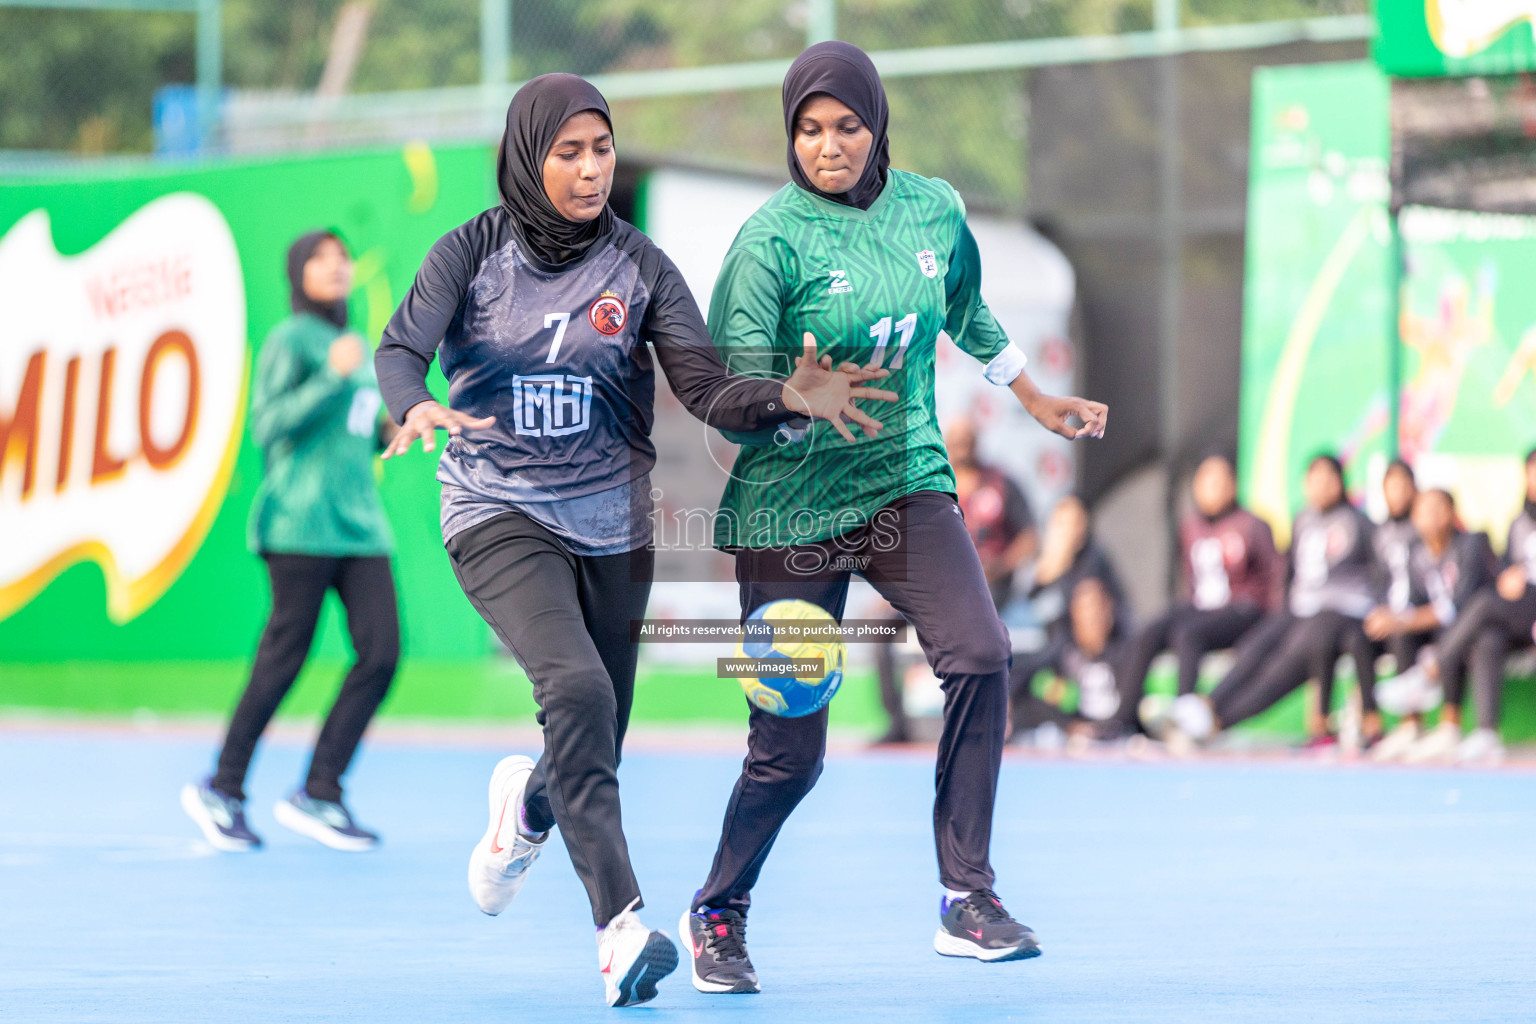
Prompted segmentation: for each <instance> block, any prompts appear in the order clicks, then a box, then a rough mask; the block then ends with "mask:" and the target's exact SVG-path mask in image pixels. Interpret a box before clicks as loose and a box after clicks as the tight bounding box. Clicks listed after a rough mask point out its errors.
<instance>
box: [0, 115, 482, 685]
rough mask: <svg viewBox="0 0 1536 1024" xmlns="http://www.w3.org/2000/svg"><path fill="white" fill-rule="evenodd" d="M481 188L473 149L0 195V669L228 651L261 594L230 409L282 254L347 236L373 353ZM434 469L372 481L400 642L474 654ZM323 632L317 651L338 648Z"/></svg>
mask: <svg viewBox="0 0 1536 1024" xmlns="http://www.w3.org/2000/svg"><path fill="white" fill-rule="evenodd" d="M495 194H496V193H495V182H494V164H493V160H492V154H491V153H490V151H489V150H488V149H487V148H486V147H484V146H468V147H460V148H447V149H435V150H434V149H430V148H428V147H426V146H425V145H413V146H409V147H406V148H404V149H402V150H396V151H390V152H378V153H365V154H350V155H335V156H330V155H327V156H314V157H306V158H302V159H283V160H266V161H252V162H243V163H233V164H220V165H216V166H206V165H205V166H190V167H186V168H167V169H160V168H157V167H154V166H150V167H149V168H147V169H146V167H145V165H142V164H140V165H134V166H133V167H132V169H124V170H121V171H119V172H116V173H114V172H107V173H105V174H103V173H102V172H100V171H94V172H92V173H91V174H90V175H89V176H84V175H82V176H81V177H79V178H74V179H69V178H65V179H60V178H50V179H47V180H42V179H38V180H19V179H14V178H12V179H8V180H5V181H3V182H0V309H3V310H4V311H5V312H4V316H3V317H0V537H4V538H6V539H5V540H4V541H3V542H0V673H4V672H5V668H4V666H5V665H6V664H11V665H15V664H20V663H28V662H31V663H45V662H61V661H86V662H90V661H94V662H114V663H121V662H125V661H129V662H131V661H136V660H140V661H148V660H152V659H153V660H161V661H174V660H185V659H244V658H247V657H248V656H249V655H250V653H251V651H252V650H253V649H254V644H255V639H256V637H257V635H258V633H259V631H260V628H261V623H262V621H263V618H264V616H265V613H266V609H267V600H268V597H267V583H266V580H265V575H264V570H263V567H262V565H261V563H260V562H259V560H258V559H256V558H255V557H254V556H253V555H252V554H251V553H250V552H249V551H248V550H247V548H246V533H245V526H246V517H247V515H248V512H249V509H250V505H251V499H252V497H253V495H254V494H255V491H256V487H257V484H258V482H259V481H260V478H261V471H262V467H261V455H260V452H259V450H258V449H256V447H255V446H254V445H253V444H252V443H251V441H250V439H249V436H248V433H247V431H246V426H245V421H246V412H247V409H246V402H247V395H248V390H249V379H250V373H251V367H252V365H253V360H254V358H255V356H256V353H257V351H258V350H259V347H260V345H261V342H262V339H263V338H264V337H265V335H266V334H267V332H268V331H269V330H270V329H271V328H272V326H273V325H274V324H276V323H277V322H278V321H279V320H281V319H282V318H283V317H285V316H287V315H288V312H289V309H288V285H287V280H286V276H285V272H284V258H285V253H286V250H287V247H288V245H289V243H290V242H291V241H292V240H293V239H294V238H296V237H297V236H298V235H299V234H301V233H303V232H304V231H307V230H309V229H312V228H315V227H330V228H334V229H336V230H337V231H338V232H339V233H340V234H341V235H342V237H344V238H345V239H346V241H347V243H348V245H349V246H350V247H351V249H352V252H353V255H354V258H355V260H356V287H355V291H354V294H353V296H352V313H353V323H354V324H355V325H357V326H358V327H359V328H361V329H362V331H363V332H364V334H365V335H366V337H367V338H368V339H369V341H370V343H372V344H377V342H378V339H379V335H380V333H381V331H382V330H383V327H384V325H385V323H386V322H387V320H388V318H389V316H390V314H391V313H392V312H393V310H394V307H395V305H396V303H397V302H398V301H399V300H400V298H401V297H402V296H403V295H404V293H405V291H406V289H407V288H408V287H409V286H410V283H411V281H412V279H413V277H414V275H415V272H416V269H417V267H418V266H419V265H420V261H421V259H422V257H423V256H424V255H425V253H426V251H427V249H428V248H429V247H430V246H431V245H432V243H433V242H434V241H435V240H436V239H437V238H438V237H439V236H441V235H442V234H443V233H444V232H446V231H447V230H448V229H450V228H451V227H453V226H454V225H456V224H458V223H460V222H462V221H464V220H466V219H468V218H469V217H471V216H473V215H474V214H476V213H478V212H479V211H481V210H483V209H485V208H486V207H487V206H488V205H490V204H492V203H493V202H494V201H495V198H494V197H495ZM434 377H435V380H434V386H435V387H437V388H441V387H442V386H443V382H442V380H441V377H439V376H436V371H434ZM435 458H436V456H435V455H425V454H423V453H421V452H420V451H419V450H418V451H416V452H414V453H412V454H411V455H410V456H407V457H405V458H404V459H402V460H399V461H398V462H391V463H390V464H389V467H388V472H387V473H385V472H383V468H382V466H381V469H380V483H381V488H382V492H383V495H384V501H385V504H386V507H387V509H388V512H389V516H390V521H391V523H392V525H393V528H394V531H395V535H396V541H397V546H398V558H397V559H396V572H397V579H398V584H399V592H400V601H401V616H402V620H403V624H404V628H405V634H404V646H405V651H406V653H407V654H408V655H411V656H415V657H426V658H468V657H478V656H480V655H483V654H484V653H485V652H486V651H487V649H488V631H487V630H486V629H485V627H484V625H483V623H482V622H481V621H480V620H479V618H478V616H476V615H475V613H474V611H473V610H472V609H471V608H470V606H469V604H468V602H466V601H465V600H464V598H463V595H462V594H461V593H460V592H459V589H458V587H457V585H456V584H455V582H454V580H453V576H452V572H451V570H450V568H449V566H448V564H447V560H446V556H445V555H444V553H443V549H442V544H441V540H440V534H439V532H438V512H437V491H438V488H437V484H436V482H435V481H434V479H433V465H434V462H433V460H434V459H435ZM336 618H337V617H336V616H335V615H334V614H331V613H328V614H327V618H326V624H325V625H324V627H323V628H324V632H323V634H322V637H321V640H320V641H319V646H318V648H317V649H318V651H319V652H320V653H321V654H322V655H326V654H330V655H337V654H341V653H343V652H344V648H343V646H342V644H343V641H342V638H341V631H340V630H339V628H338V627H337V625H336ZM12 674H13V675H14V673H12Z"/></svg>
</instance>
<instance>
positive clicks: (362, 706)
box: [181, 231, 400, 851]
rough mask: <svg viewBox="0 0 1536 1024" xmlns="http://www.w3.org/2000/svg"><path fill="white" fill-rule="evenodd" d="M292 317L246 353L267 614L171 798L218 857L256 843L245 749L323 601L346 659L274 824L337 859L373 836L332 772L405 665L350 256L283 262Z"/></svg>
mask: <svg viewBox="0 0 1536 1024" xmlns="http://www.w3.org/2000/svg"><path fill="white" fill-rule="evenodd" d="M288 281H289V285H290V287H291V289H292V291H291V305H292V307H293V316H291V317H289V318H288V319H286V320H284V321H283V322H282V323H280V324H278V325H277V326H276V327H274V328H273V329H272V333H270V334H269V335H267V340H266V342H265V343H264V344H263V345H262V348H261V354H260V356H258V357H257V363H256V380H255V383H254V385H253V386H252V390H251V434H252V436H253V437H254V438H255V440H256V443H257V444H259V445H260V446H261V447H262V450H263V451H264V453H265V456H266V472H265V474H264V475H263V477H262V482H261V489H260V490H259V491H258V492H257V495H256V502H255V505H254V506H253V508H252V509H251V520H250V545H251V550H253V551H255V552H256V553H257V554H259V555H260V556H261V557H262V560H263V561H265V562H266V564H267V570H268V573H269V574H270V576H271V579H272V615H271V618H270V619H269V620H268V621H267V626H266V629H265V630H264V631H263V632H262V635H261V643H260V645H259V646H258V647H257V650H256V660H255V663H254V664H252V666H251V678H250V682H249V683H247V684H246V688H245V691H244V693H243V694H242V695H241V697H240V703H239V705H238V706H237V707H236V708H235V713H234V715H233V716H232V718H231V719H230V723H229V731H228V733H227V734H226V736H225V739H224V745H223V747H222V749H221V750H220V751H219V760H218V770H217V772H216V773H215V774H214V775H213V777H212V778H210V779H208V780H206V781H205V782H202V783H200V784H195V785H193V784H189V785H188V786H187V787H186V788H185V789H183V791H182V796H181V803H182V807H183V808H184V809H185V810H186V812H187V814H189V815H190V816H191V817H192V820H193V821H195V822H197V824H198V825H199V826H200V827H201V828H202V830H203V833H204V835H206V836H207V837H208V841H209V842H210V843H212V844H213V845H214V846H216V847H217V848H219V849H221V850H232V851H239V850H251V849H255V848H257V847H259V846H260V845H261V839H260V838H259V837H258V836H257V835H256V833H254V832H252V831H251V829H250V827H249V825H248V824H247V823H246V820H245V790H244V783H245V774H246V770H247V768H248V767H249V766H250V762H251V755H252V754H253V753H254V752H255V750H256V742H257V740H259V739H260V738H261V734H262V732H263V731H264V730H265V729H266V727H267V723H268V722H270V721H271V720H272V715H273V713H275V712H276V711H277V706H278V705H279V704H281V703H282V700H283V697H284V696H286V695H287V693H288V690H289V688H291V687H292V686H293V681H294V679H295V678H297V677H298V674H299V669H301V668H302V667H303V666H304V661H305V659H306V658H307V657H308V656H309V648H310V644H311V642H312V641H313V640H314V636H315V625H316V623H317V622H318V621H319V617H320V606H321V603H322V601H323V600H324V599H325V593H326V591H327V590H331V589H334V590H335V591H336V593H337V595H338V596H339V597H340V598H341V601H342V604H343V605H345V606H346V610H347V630H348V632H349V633H350V634H351V638H352V647H353V649H354V651H355V652H356V655H357V661H356V663H355V664H353V666H352V669H351V671H349V672H348V673H347V678H346V680H345V681H344V682H343V683H342V686H341V692H340V693H339V694H338V695H337V697H336V702H335V703H334V704H333V705H332V706H331V711H330V714H328V715H327V716H326V719H325V725H324V727H323V728H322V729H321V730H320V737H319V739H318V740H316V742H315V753H314V757H313V758H312V759H311V761H310V766H309V776H308V778H307V779H306V780H305V782H304V784H303V785H302V786H300V787H299V788H298V789H297V790H295V791H294V792H293V794H292V795H290V796H289V797H288V798H287V799H286V800H282V801H280V802H279V803H278V804H277V807H276V810H275V813H276V816H277V820H278V821H279V822H280V823H282V824H283V825H286V826H288V827H289V828H291V829H293V830H294V831H296V832H299V833H301V834H303V835H307V836H310V837H311V838H314V839H317V840H319V841H320V842H322V843H324V844H326V845H327V846H330V847H334V848H335V849H338V850H367V849H371V848H372V847H373V846H374V845H376V844H377V842H378V837H377V836H376V835H374V834H373V833H372V832H369V831H367V830H366V829H362V828H359V827H358V825H357V823H356V822H354V821H353V820H352V815H351V814H350V812H348V810H347V808H346V807H345V806H344V805H343V804H342V802H341V776H342V773H343V772H345V771H346V770H347V765H348V764H350V763H351V761H352V755H353V754H354V753H355V752H356V751H357V745H358V743H359V742H360V741H361V740H362V736H363V732H364V730H366V729H367V728H368V723H369V721H370V720H372V718H373V714H374V712H375V711H377V710H378V708H379V704H380V703H381V702H382V701H383V700H384V695H385V693H386V692H387V691H388V690H389V684H390V681H391V680H392V679H393V678H394V674H395V663H396V661H398V660H399V656H400V624H399V617H398V614H397V612H396V607H395V582H394V578H393V576H392V575H391V573H390V568H389V553H390V549H391V540H390V532H389V524H388V521H387V520H386V519H385V516H384V507H383V505H382V504H381V503H380V501H379V493H378V488H377V486H376V484H375V480H374V465H375V462H374V457H375V456H376V455H377V454H378V452H379V450H380V449H381V448H382V447H383V445H384V444H385V443H387V442H388V441H389V440H390V438H391V437H392V436H393V435H394V432H395V430H394V424H393V423H391V422H390V420H389V419H388V418H387V417H385V416H383V415H382V414H381V409H382V408H383V400H382V399H381V398H380V396H379V389H378V387H377V385H376V384H375V382H374V373H373V363H372V362H371V361H370V360H368V359H367V358H365V357H366V355H367V351H366V349H365V347H364V345H363V342H362V339H361V338H360V337H358V335H357V334H355V333H352V332H350V331H348V330H347V295H348V294H349V293H350V292H351V290H352V259H351V257H350V256H349V255H348V253H347V250H346V246H345V245H343V244H342V241H341V239H340V238H338V237H337V236H336V235H334V234H332V233H331V232H329V231H314V232H310V233H309V234H306V235H303V236H301V237H300V238H299V239H298V240H297V241H295V242H294V243H293V245H292V247H290V248H289V250H288Z"/></svg>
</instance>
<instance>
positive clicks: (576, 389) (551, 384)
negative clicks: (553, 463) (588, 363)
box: [512, 373, 592, 437]
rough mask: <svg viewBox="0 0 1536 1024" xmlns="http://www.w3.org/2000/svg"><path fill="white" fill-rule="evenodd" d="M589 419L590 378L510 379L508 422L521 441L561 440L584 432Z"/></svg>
mask: <svg viewBox="0 0 1536 1024" xmlns="http://www.w3.org/2000/svg"><path fill="white" fill-rule="evenodd" d="M591 416H592V378H591V377H574V376H571V375H570V374H567V373H533V374H529V375H528V376H526V377H524V376H517V377H513V378H512V419H513V423H514V425H515V426H516V428H517V432H518V433H519V434H521V435H523V436H524V437H562V436H564V435H565V434H579V433H581V432H582V431H583V430H586V429H587V428H588V427H589V426H591V425H592V423H591Z"/></svg>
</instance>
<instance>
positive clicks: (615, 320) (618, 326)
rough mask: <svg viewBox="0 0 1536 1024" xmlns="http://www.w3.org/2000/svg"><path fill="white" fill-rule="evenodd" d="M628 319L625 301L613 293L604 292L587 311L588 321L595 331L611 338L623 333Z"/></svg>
mask: <svg viewBox="0 0 1536 1024" xmlns="http://www.w3.org/2000/svg"><path fill="white" fill-rule="evenodd" d="M628 319H629V310H627V309H625V308H624V300H623V299H621V298H619V297H618V296H617V295H615V294H613V292H603V294H601V295H599V296H598V297H597V301H596V302H594V303H592V305H591V307H590V308H589V309H588V310H587V320H588V321H590V322H591V324H592V328H593V330H595V331H597V333H598V334H606V335H608V336H609V337H612V336H613V335H615V334H618V333H619V332H620V331H622V330H623V329H624V324H625V322H626V321H628Z"/></svg>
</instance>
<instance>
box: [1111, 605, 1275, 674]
mask: <svg viewBox="0 0 1536 1024" xmlns="http://www.w3.org/2000/svg"><path fill="white" fill-rule="evenodd" d="M1263 617H1264V610H1263V609H1262V608H1258V607H1256V606H1255V605H1251V604H1233V605H1227V606H1226V607H1224V608H1196V607H1195V606H1194V605H1188V604H1181V605H1177V606H1175V607H1174V608H1172V609H1170V610H1169V611H1168V612H1167V613H1165V614H1164V615H1162V616H1161V617H1160V618H1157V619H1154V620H1153V621H1152V622H1151V624H1149V625H1148V626H1147V628H1146V629H1144V630H1142V631H1141V635H1140V636H1138V637H1137V638H1136V645H1135V647H1134V648H1133V649H1132V653H1131V661H1130V664H1129V665H1128V666H1127V671H1128V672H1129V674H1130V678H1131V679H1133V680H1135V681H1136V683H1137V684H1138V685H1139V686H1143V687H1144V686H1145V685H1146V679H1147V671H1148V670H1149V669H1150V668H1151V667H1152V659H1153V658H1156V657H1157V656H1158V655H1159V654H1161V653H1162V652H1163V651H1167V650H1171V651H1173V652H1174V654H1175V655H1176V656H1177V657H1178V660H1179V693H1180V694H1181V695H1182V694H1186V693H1194V692H1195V684H1196V683H1197V682H1198V681H1199V679H1200V661H1201V659H1202V658H1204V657H1205V656H1206V655H1207V654H1209V653H1211V652H1212V651H1219V650H1222V649H1223V648H1226V647H1231V646H1232V645H1233V644H1235V643H1237V641H1238V640H1239V639H1240V638H1241V637H1242V635H1243V634H1244V633H1246V632H1248V630H1250V629H1252V628H1253V626H1254V625H1255V624H1256V623H1257V622H1258V621H1259V620H1260V619H1261V618H1263Z"/></svg>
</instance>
